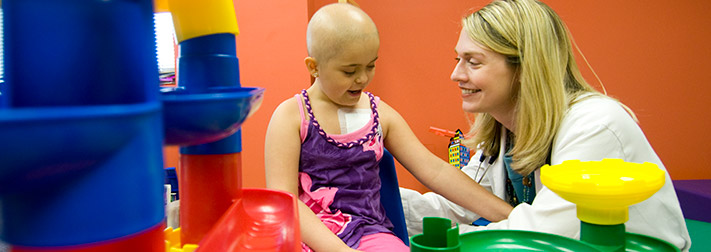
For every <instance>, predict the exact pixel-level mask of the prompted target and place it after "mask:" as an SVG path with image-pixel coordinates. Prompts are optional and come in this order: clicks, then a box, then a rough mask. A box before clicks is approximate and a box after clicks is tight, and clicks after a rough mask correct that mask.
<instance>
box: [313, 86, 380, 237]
mask: <svg viewBox="0 0 711 252" xmlns="http://www.w3.org/2000/svg"><path fill="white" fill-rule="evenodd" d="M366 94H367V95H368V97H369V98H370V105H371V110H372V114H371V120H370V121H369V122H368V124H366V125H365V126H363V128H366V127H367V128H369V129H370V130H367V131H365V132H367V133H366V134H364V135H363V136H362V137H361V138H360V139H359V140H356V141H353V142H349V143H340V142H338V141H337V140H335V139H333V138H332V137H330V136H329V135H328V134H326V133H325V132H324V131H323V129H321V127H320V125H319V124H318V122H317V121H316V120H315V118H314V116H313V111H312V110H311V106H310V102H309V98H308V94H307V93H306V91H305V90H304V91H303V92H302V96H303V97H304V101H305V103H306V108H307V111H308V120H309V122H308V124H306V125H307V127H308V129H307V131H306V136H305V138H304V141H303V143H302V144H301V159H300V161H299V172H302V173H305V174H308V176H309V177H310V180H311V188H310V190H311V192H308V193H306V192H300V193H299V194H300V196H299V197H300V198H304V199H305V198H306V197H302V196H306V195H304V194H308V195H314V192H316V191H323V190H328V191H333V190H334V189H335V196H333V202H332V203H331V204H330V205H328V209H327V210H324V211H321V213H318V212H316V214H317V216H319V217H320V218H322V221H326V219H325V218H324V217H322V216H324V215H328V214H330V213H339V212H341V213H343V214H345V215H347V216H348V217H350V220H349V221H348V222H347V223H345V227H343V228H341V229H340V232H339V233H338V234H337V235H338V237H339V238H341V239H342V240H343V241H344V242H345V243H346V244H347V245H348V246H350V247H351V248H357V247H358V245H359V242H360V239H361V237H363V236H365V235H369V234H375V233H382V232H385V233H392V232H391V231H390V230H391V229H392V227H393V226H392V223H391V222H390V221H389V220H388V219H387V217H386V216H385V209H384V208H383V206H382V205H381V204H380V185H381V184H380V183H381V182H380V177H379V175H378V172H379V167H378V164H379V162H380V158H381V156H382V151H383V139H382V134H381V132H380V127H379V123H378V122H379V118H378V113H377V102H376V98H375V96H374V95H373V94H371V93H367V92H366ZM299 104H301V103H299ZM305 119H306V118H302V120H305ZM358 132H360V131H358ZM378 153H381V154H380V155H378ZM303 181H304V179H302V180H301V181H300V183H301V182H303ZM301 184H302V186H303V185H304V184H303V183H301ZM305 203H306V202H305ZM319 204H320V205H323V202H319ZM312 210H314V211H318V210H317V209H316V208H313V207H312Z"/></svg>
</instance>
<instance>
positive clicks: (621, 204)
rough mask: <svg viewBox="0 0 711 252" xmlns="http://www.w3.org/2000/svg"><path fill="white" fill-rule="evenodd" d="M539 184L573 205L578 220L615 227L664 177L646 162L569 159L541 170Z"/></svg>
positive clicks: (659, 186) (653, 165)
mask: <svg viewBox="0 0 711 252" xmlns="http://www.w3.org/2000/svg"><path fill="white" fill-rule="evenodd" d="M541 183H543V184H544V185H545V186H546V187H548V188H549V189H551V190H552V191H553V192H555V193H556V194H558V195H559V196H560V197H561V198H563V199H565V200H567V201H570V202H572V203H575V204H576V205H577V208H578V218H579V219H580V220H582V221H585V222H588V223H592V224H598V225H614V224H622V223H625V222H626V221H627V220H628V218H629V217H628V216H629V215H628V209H627V208H628V206H630V205H632V204H637V203H639V202H642V201H644V200H646V199H647V198H649V197H651V196H652V195H653V194H654V193H655V192H657V191H658V190H659V189H660V188H662V186H663V185H664V183H665V175H664V171H663V170H661V169H659V167H658V166H657V165H656V164H653V163H648V162H646V163H642V164H639V163H630V162H625V161H623V160H621V159H603V160H602V161H587V162H581V161H580V160H568V161H565V162H563V163H562V164H559V165H553V166H550V165H545V166H543V167H541Z"/></svg>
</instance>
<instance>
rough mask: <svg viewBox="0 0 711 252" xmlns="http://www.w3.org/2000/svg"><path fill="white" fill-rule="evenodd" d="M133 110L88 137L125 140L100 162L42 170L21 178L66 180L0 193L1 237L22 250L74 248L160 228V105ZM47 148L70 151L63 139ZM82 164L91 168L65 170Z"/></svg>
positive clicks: (37, 182)
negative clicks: (108, 128)
mask: <svg viewBox="0 0 711 252" xmlns="http://www.w3.org/2000/svg"><path fill="white" fill-rule="evenodd" d="M140 107H141V108H139V109H137V110H136V111H134V112H133V113H128V114H124V115H116V116H117V118H114V119H116V120H122V121H125V123H123V124H120V126H122V127H123V129H117V130H116V131H115V132H112V133H111V135H108V136H105V137H103V138H101V137H97V138H96V139H95V141H97V142H101V141H103V140H104V139H107V138H111V137H115V136H120V137H121V138H122V139H124V143H123V145H121V146H120V148H119V149H118V150H117V151H115V152H114V153H112V155H108V156H107V157H106V158H105V159H102V160H99V161H92V160H83V159H77V160H75V161H73V162H67V163H64V164H62V163H58V164H57V165H55V166H52V165H51V164H48V165H46V166H42V167H41V168H42V169H41V170H40V171H41V172H39V173H38V172H34V173H29V174H26V176H24V177H21V179H24V180H27V179H28V178H32V177H33V176H37V175H43V174H42V172H45V173H50V175H51V173H52V172H56V173H61V174H63V175H65V176H61V177H57V178H55V179H51V180H50V179H46V178H45V179H41V180H29V183H30V185H29V186H27V187H26V188H19V189H17V188H16V189H15V191H13V192H10V193H5V194H0V202H2V204H0V207H1V210H0V213H2V221H0V223H1V225H2V226H1V227H0V238H2V240H3V241H5V242H7V243H10V244H14V245H22V246H29V247H41V246H70V245H81V244H87V243H93V242H101V241H106V240H110V239H115V238H120V237H124V236H127V235H130V234H134V233H137V232H140V231H142V230H146V229H148V228H150V227H154V226H155V225H157V224H159V223H161V222H162V220H163V218H164V205H163V190H164V188H163V181H164V172H163V168H162V166H163V162H162V150H163V149H162V147H163V146H162V142H161V137H162V134H163V132H162V124H161V117H160V106H159V104H157V103H153V104H147V105H146V106H140ZM103 119H104V120H106V118H103ZM47 126H48V127H47V128H50V127H51V126H52V125H47ZM1 128H2V127H0V129H1ZM63 129H67V130H72V131H73V130H77V131H82V130H90V129H82V128H73V127H68V128H63ZM57 133H61V132H57ZM20 144H24V143H20ZM26 144H36V145H39V144H42V143H39V142H28V143H26ZM54 148H57V149H60V150H61V149H74V148H76V147H74V146H72V143H71V142H68V143H66V144H65V145H59V146H54ZM86 163H89V164H91V166H90V167H88V168H83V169H79V170H72V169H73V168H75V167H73V166H71V165H72V164H81V165H83V164H86ZM3 166H5V164H3ZM66 175H69V176H66Z"/></svg>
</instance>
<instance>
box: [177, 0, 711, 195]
mask: <svg viewBox="0 0 711 252" xmlns="http://www.w3.org/2000/svg"><path fill="white" fill-rule="evenodd" d="M236 2H237V3H235V6H236V10H237V19H238V22H239V25H240V30H241V31H242V34H240V35H239V36H238V37H237V50H238V52H237V53H238V57H239V58H240V67H241V73H242V85H243V86H259V87H265V88H266V94H265V100H264V103H263V105H262V107H261V108H260V110H259V111H258V112H257V113H255V115H254V116H253V117H252V118H250V119H248V120H247V122H246V123H245V124H244V126H243V146H244V151H243V163H244V165H243V175H244V179H243V183H244V186H245V187H263V186H264V172H263V169H264V161H263V159H264V157H263V150H264V133H265V131H266V127H267V123H268V121H269V117H270V116H271V113H272V111H273V110H274V108H275V107H276V105H278V103H279V102H281V101H282V100H284V99H286V98H288V97H290V96H292V95H293V94H295V93H296V92H298V90H300V89H302V88H306V87H308V83H309V76H308V73H307V72H306V70H305V67H304V64H303V58H304V57H305V56H306V50H305V42H304V40H305V30H306V23H307V17H308V14H307V13H313V12H314V11H315V10H316V9H317V8H318V7H320V6H322V5H324V4H326V3H332V2H336V1H335V0H330V1H326V0H307V1H293V0H279V1H236ZM357 2H358V3H359V4H360V6H361V8H363V9H364V10H365V11H366V12H368V13H369V14H370V15H371V17H372V18H373V20H374V21H375V22H376V24H377V25H378V28H379V30H380V34H381V50H380V57H379V60H378V62H377V74H376V77H375V79H374V80H373V82H372V83H371V85H370V86H369V87H368V89H369V91H371V92H374V93H375V94H377V95H379V96H380V97H381V98H383V100H384V101H386V102H387V103H389V104H390V105H391V106H393V107H394V108H396V109H397V110H398V111H399V112H400V114H402V116H403V117H404V118H405V119H406V120H407V121H408V122H409V124H410V127H411V128H412V129H413V131H414V132H415V134H416V135H417V136H418V138H420V140H421V141H422V142H423V143H424V144H425V146H427V148H429V149H430V150H431V151H433V152H434V153H435V154H437V155H438V156H440V157H442V158H443V159H444V158H446V156H447V153H446V145H447V141H448V139H446V138H444V137H441V136H436V135H434V134H432V133H430V132H428V128H429V127H430V126H435V127H439V128H446V129H451V130H454V129H457V128H461V129H462V130H466V129H467V121H466V119H465V117H464V114H463V112H461V101H460V99H459V98H458V92H459V91H458V89H457V88H456V84H455V83H454V82H452V81H450V80H449V75H450V72H451V70H452V68H453V67H454V59H453V58H454V57H455V54H454V45H455V44H456V40H457V35H458V32H459V29H460V26H459V19H460V17H461V16H462V15H464V14H466V13H467V12H468V10H469V9H471V8H478V7H481V6H483V5H485V4H486V3H488V1H472V0H448V1H428V0H411V1H378V0H357ZM545 2H546V3H548V4H549V5H550V6H552V7H553V8H554V9H555V10H556V11H557V12H558V13H559V14H560V16H561V17H562V18H563V20H564V21H565V22H566V23H567V24H568V26H569V28H570V29H571V31H572V34H573V36H574V37H575V39H576V41H577V44H578V46H579V47H580V49H581V50H582V51H583V53H584V54H585V56H586V57H587V59H588V61H589V62H590V64H591V65H592V67H593V68H594V69H595V71H596V73H597V74H598V75H599V77H600V78H601V79H602V82H603V83H604V84H605V87H606V88H607V92H608V94H609V95H611V96H613V97H615V98H618V99H620V100H621V101H622V102H624V103H626V104H627V105H629V106H630V107H631V108H632V109H633V110H634V111H635V112H636V113H637V116H638V117H639V119H640V125H641V127H642V129H643V130H644V131H645V133H646V135H647V137H648V139H649V141H650V142H651V144H652V146H653V147H654V148H655V150H656V151H657V153H658V154H659V156H660V157H661V159H662V161H663V162H664V164H665V165H666V167H667V169H668V170H669V173H670V174H671V176H672V178H673V179H711V169H709V165H708V164H709V163H711V157H710V156H711V155H710V154H709V153H711V136H710V134H708V133H707V132H706V131H705V130H706V129H709V128H711V111H710V110H709V107H711V106H709V105H711V99H709V97H708V96H709V95H710V94H711V87H710V86H709V85H704V84H706V83H705V82H707V80H709V79H711V71H710V70H709V69H711V63H709V61H708V59H709V58H711V49H710V48H711V47H709V46H708V44H709V42H708V41H710V40H711V32H710V31H709V29H708V27H711V19H710V18H708V17H707V14H706V13H705V12H704V10H708V9H711V1H693V0H682V1H678V2H674V3H671V2H669V1H661V0H650V1H645V2H644V3H643V4H641V3H639V2H636V1H617V2H615V4H609V3H601V2H600V1H592V0H579V1H569V0H548V1H545ZM579 64H580V65H581V68H586V67H585V64H584V62H582V61H581V60H579ZM584 75H585V76H586V78H587V79H588V81H589V82H591V83H592V84H593V85H594V86H599V84H598V83H597V82H596V81H595V78H594V77H593V76H592V75H591V73H590V71H589V70H587V69H584ZM174 152H176V150H175V148H169V149H167V153H168V154H170V153H174ZM175 160H176V158H175V155H174V154H170V155H167V156H166V165H167V166H171V165H172V166H175V164H177V161H175ZM398 176H399V178H400V182H401V185H403V186H407V187H411V188H415V189H417V190H420V191H425V190H426V188H424V187H423V186H422V185H420V184H419V183H417V182H416V181H415V180H414V179H413V178H412V176H410V175H409V174H407V173H406V171H404V170H403V169H402V168H401V167H399V170H398Z"/></svg>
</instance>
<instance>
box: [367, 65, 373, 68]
mask: <svg viewBox="0 0 711 252" xmlns="http://www.w3.org/2000/svg"><path fill="white" fill-rule="evenodd" d="M367 68H368V69H374V68H375V65H370V66H367Z"/></svg>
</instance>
